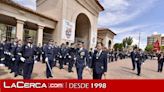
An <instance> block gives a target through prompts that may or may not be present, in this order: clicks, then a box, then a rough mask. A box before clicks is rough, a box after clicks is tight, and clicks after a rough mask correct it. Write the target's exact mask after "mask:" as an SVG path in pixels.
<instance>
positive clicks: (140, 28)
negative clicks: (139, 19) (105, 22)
mask: <svg viewBox="0 0 164 92" xmlns="http://www.w3.org/2000/svg"><path fill="white" fill-rule="evenodd" d="M163 26H164V23H154V24H146V25H135V26H129V27H124V28H112V29H113V30H117V31H116V32H118V33H117V35H116V37H115V39H114V42H115V43H120V42H122V39H124V38H125V37H129V36H130V37H132V38H133V41H134V42H133V45H135V44H137V45H138V43H139V34H140V48H142V49H144V48H145V47H146V45H147V36H149V35H152V34H153V33H154V31H155V30H158V29H161V28H163ZM162 33H163V30H161V31H158V32H155V34H162Z"/></svg>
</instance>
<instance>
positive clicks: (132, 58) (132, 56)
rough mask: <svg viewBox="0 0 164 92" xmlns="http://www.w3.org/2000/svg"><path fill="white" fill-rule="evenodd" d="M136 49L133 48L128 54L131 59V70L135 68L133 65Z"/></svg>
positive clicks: (134, 64)
mask: <svg viewBox="0 0 164 92" xmlns="http://www.w3.org/2000/svg"><path fill="white" fill-rule="evenodd" d="M136 49H137V48H134V49H133V51H132V52H131V54H130V57H131V61H132V67H133V68H132V70H135V66H136V62H135V54H136Z"/></svg>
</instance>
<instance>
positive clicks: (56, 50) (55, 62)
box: [53, 46, 60, 66]
mask: <svg viewBox="0 0 164 92" xmlns="http://www.w3.org/2000/svg"><path fill="white" fill-rule="evenodd" d="M59 50H60V49H59V47H58V46H54V63H53V66H56V64H57V60H58V53H59Z"/></svg>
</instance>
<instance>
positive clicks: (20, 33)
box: [16, 20, 24, 40]
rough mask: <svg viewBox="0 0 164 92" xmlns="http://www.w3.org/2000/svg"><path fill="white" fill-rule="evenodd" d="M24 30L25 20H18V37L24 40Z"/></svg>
mask: <svg viewBox="0 0 164 92" xmlns="http://www.w3.org/2000/svg"><path fill="white" fill-rule="evenodd" d="M23 31H24V21H22V20H17V25H16V37H17V38H18V39H21V40H23Z"/></svg>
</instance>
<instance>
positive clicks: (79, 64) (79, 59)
mask: <svg viewBox="0 0 164 92" xmlns="http://www.w3.org/2000/svg"><path fill="white" fill-rule="evenodd" d="M88 60H89V57H88V51H87V50H86V49H84V48H80V49H77V54H76V62H75V66H76V71H77V76H78V79H79V80H81V79H82V74H83V69H84V67H85V66H88V67H89V64H88V63H87V62H88Z"/></svg>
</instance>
